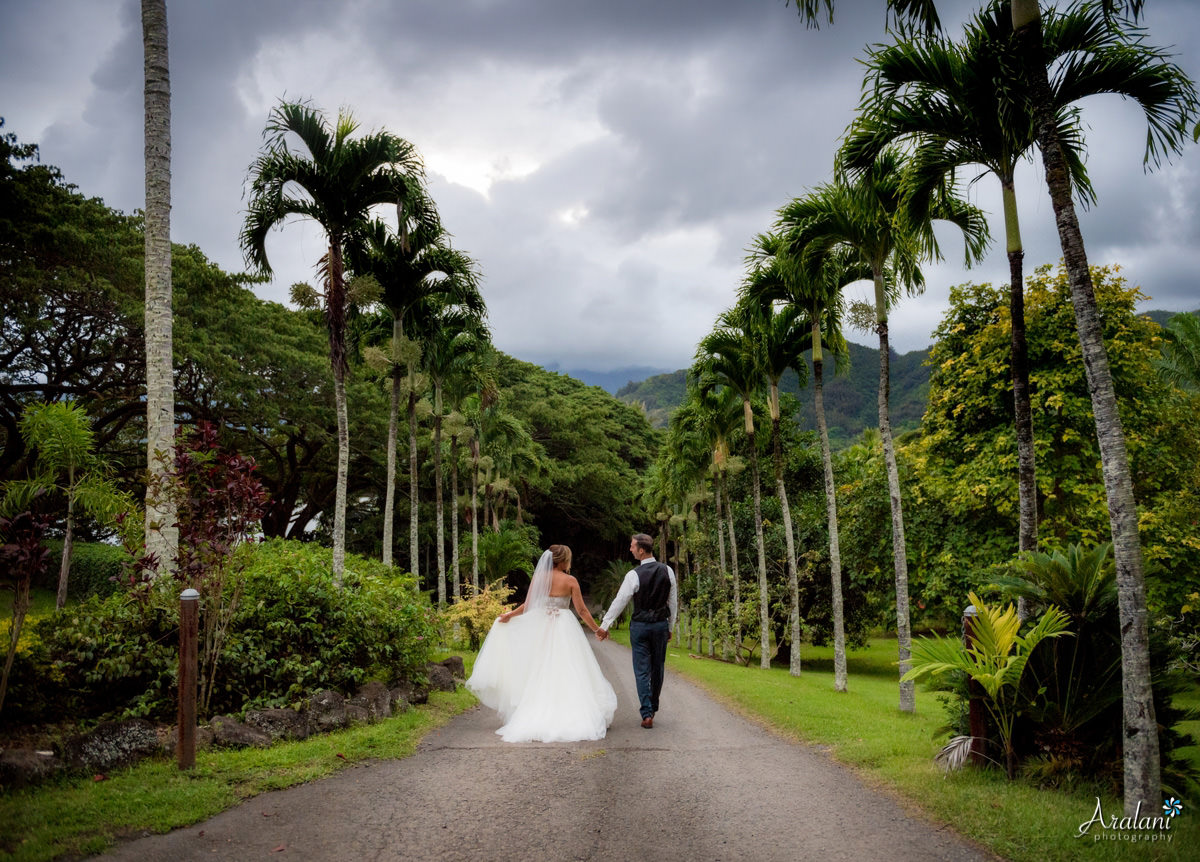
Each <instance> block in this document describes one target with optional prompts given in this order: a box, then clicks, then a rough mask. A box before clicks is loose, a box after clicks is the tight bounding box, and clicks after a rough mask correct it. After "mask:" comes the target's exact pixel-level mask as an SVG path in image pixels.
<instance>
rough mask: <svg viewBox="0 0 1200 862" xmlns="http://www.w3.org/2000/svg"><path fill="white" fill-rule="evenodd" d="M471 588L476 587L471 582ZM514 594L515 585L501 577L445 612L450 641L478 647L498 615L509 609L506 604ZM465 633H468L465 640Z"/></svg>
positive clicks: (459, 644) (443, 616) (473, 647)
mask: <svg viewBox="0 0 1200 862" xmlns="http://www.w3.org/2000/svg"><path fill="white" fill-rule="evenodd" d="M467 591H468V592H473V591H474V587H472V586H471V585H470V584H468V585H467ZM512 593H513V590H512V587H510V586H508V585H507V584H505V583H504V581H503V580H500V581H496V582H495V583H491V584H488V585H486V586H485V587H484V588H483V589H482V590H480V591H479V592H478V593H477V594H475V595H473V596H469V597H468V598H464V599H462V601H458V602H455V603H454V604H452V605H450V606H449V607H448V608H446V609H445V610H444V611H442V622H443V626H444V628H445V629H446V632H447V635H446V638H447V641H448V642H449V643H450V644H451V645H452V646H465V647H466V648H467V649H470V650H478V649H479V647H480V646H481V645H482V644H483V639H484V638H485V637H487V633H488V632H489V631H490V630H491V628H492V623H493V622H495V621H496V617H498V616H500V614H502V613H504V612H505V611H506V610H507V609H508V608H507V607H506V605H505V603H506V602H507V601H508V598H509V596H511V595H512ZM463 635H465V636H466V637H465V639H464V638H463Z"/></svg>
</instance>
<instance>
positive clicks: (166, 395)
mask: <svg viewBox="0 0 1200 862" xmlns="http://www.w3.org/2000/svg"><path fill="white" fill-rule="evenodd" d="M142 49H143V53H144V58H145V99H144V101H145V127H146V130H145V146H146V153H145V159H146V226H145V233H146V324H145V331H146V461H147V465H148V469H149V472H150V481H149V482H148V483H147V485H146V554H147V556H148V557H149V558H150V559H153V560H155V561H156V562H155V569H156V571H157V572H159V573H160V574H161V573H163V572H166V571H168V570H170V569H171V567H172V565H171V560H172V559H174V556H175V553H176V550H177V545H178V544H179V528H178V527H177V526H176V523H175V504H174V503H173V502H172V501H171V500H169V499H168V498H167V497H168V495H164V494H162V493H161V489H162V488H163V482H162V479H163V478H165V476H166V475H167V473H168V472H169V471H170V470H171V467H172V465H173V463H174V460H175V386H174V376H173V369H172V356H171V76H170V64H169V62H168V54H167V3H166V0H142Z"/></svg>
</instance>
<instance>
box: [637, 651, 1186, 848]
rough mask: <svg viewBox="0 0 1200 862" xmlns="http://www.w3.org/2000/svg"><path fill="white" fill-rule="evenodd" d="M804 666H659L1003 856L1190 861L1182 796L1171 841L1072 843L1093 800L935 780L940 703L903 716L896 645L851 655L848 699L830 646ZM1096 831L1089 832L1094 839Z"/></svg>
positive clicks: (672, 660)
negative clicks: (797, 670) (793, 670)
mask: <svg viewBox="0 0 1200 862" xmlns="http://www.w3.org/2000/svg"><path fill="white" fill-rule="evenodd" d="M618 639H619V640H623V641H626V642H627V640H628V635H627V633H625V632H619V633H618ZM802 659H803V672H802V674H801V676H800V677H793V676H791V675H790V674H789V673H788V671H787V669H786V668H772V669H771V670H770V671H762V670H761V669H759V668H758V666H757V664H755V665H754V666H752V667H748V668H747V667H741V666H737V665H732V664H728V663H725V662H721V661H713V660H710V659H708V658H701V657H693V655H692V654H689V653H688V651H687V650H686V649H683V648H680V647H679V645H678V644H672V646H671V648H670V649H669V650H668V658H667V664H668V667H670V668H671V669H672V670H674V671H677V672H678V673H680V674H682V675H683V676H685V677H687V678H688V679H690V680H692V681H693V682H695V683H697V684H698V685H700V686H701V687H703V688H705V689H706V690H707V691H709V692H710V693H712V694H713V695H714V696H715V697H717V698H718V699H719V700H721V701H722V702H724V703H726V704H727V705H729V706H730V707H732V708H733V709H735V710H737V711H739V712H741V713H743V714H745V715H747V716H750V717H752V718H754V719H756V720H758V721H760V722H762V723H765V724H766V725H768V726H769V727H771V728H773V729H774V730H776V731H777V732H779V733H781V734H783V735H785V736H788V737H790V738H794V739H797V740H803V741H805V742H810V743H816V744H819V745H822V746H825V747H827V749H828V750H829V752H830V754H831V755H832V756H833V757H834V758H835V759H837V760H838V761H840V762H842V763H845V764H847V765H849V766H851V767H853V768H854V769H855V771H856V772H857V773H858V774H859V775H860V776H861V777H862V778H864V779H865V780H866V781H867V782H868V783H869V784H873V785H876V786H879V787H881V788H883V789H885V790H887V791H888V792H891V793H893V794H895V795H897V796H899V797H900V798H902V799H903V800H905V801H906V802H907V804H909V805H910V806H911V807H913V808H915V809H919V810H920V811H921V812H923V813H924V814H925V815H926V816H927V817H929V818H932V819H934V820H936V821H939V822H944V823H947V824H949V825H950V826H951V827H952V828H953V829H955V830H956V831H957V832H959V833H960V834H962V835H964V836H966V837H968V838H970V839H972V840H974V841H977V842H979V843H980V844H983V845H985V846H987V847H989V848H990V849H992V850H993V851H994V852H996V853H998V854H1000V855H1001V856H1004V857H1007V858H1010V859H1014V860H1030V862H1041V860H1059V859H1061V860H1068V859H1079V858H1088V859H1102V860H1107V859H1132V858H1136V859H1155V860H1157V859H1163V860H1168V859H1193V858H1195V853H1196V850H1195V848H1196V847H1197V846H1200V817H1197V814H1196V811H1195V807H1197V806H1200V799H1196V800H1190V799H1185V800H1183V802H1184V810H1183V813H1182V814H1181V815H1180V816H1179V817H1177V818H1176V819H1175V820H1174V821H1172V826H1173V828H1172V830H1171V833H1170V834H1171V837H1172V840H1171V841H1170V842H1169V843H1154V844H1136V845H1131V844H1129V843H1128V842H1117V841H1107V840H1105V841H1099V842H1096V841H1094V840H1093V839H1092V838H1090V837H1088V836H1085V837H1084V838H1078V839H1077V838H1075V837H1074V836H1075V834H1076V832H1077V830H1078V827H1079V825H1080V824H1081V823H1083V822H1084V821H1086V820H1089V819H1090V818H1091V817H1092V815H1093V813H1094V811H1095V808H1096V796H1095V793H1094V792H1090V791H1075V792H1068V791H1062V790H1058V791H1051V790H1038V789H1036V788H1034V787H1032V786H1030V785H1027V784H1025V783H1023V782H1021V781H1020V780H1018V781H1013V782H1010V781H1008V780H1006V779H1005V778H1004V775H1003V773H1002V772H1001V771H1000V770H996V769H986V770H980V769H972V768H968V769H965V770H963V771H960V772H955V773H951V774H949V775H945V774H943V772H942V770H941V768H940V767H939V766H937V765H936V764H935V763H934V762H933V756H934V754H936V753H937V751H938V749H939V748H940V746H941V744H942V742H943V741H944V736H937V738H935V732H936V730H937V728H938V727H940V726H941V725H943V724H945V722H946V719H945V716H944V713H943V709H942V705H941V703H940V702H939V701H938V700H937V696H936V695H935V694H933V693H931V692H927V691H924V690H922V689H920V688H918V690H917V710H916V713H915V714H905V713H902V712H900V710H899V708H898V704H899V689H898V684H897V676H898V674H897V670H896V666H895V664H894V663H895V661H896V642H895V640H885V639H876V640H872V641H871V643H870V645H869V646H868V648H867V649H864V650H859V651H853V652H851V653H850V654H849V655H848V657H847V664H848V672H849V684H848V688H849V691H848V692H846V693H844V694H838V693H837V692H835V691H834V690H833V650H832V648H831V647H829V648H820V647H810V646H805V648H804V650H803V653H802ZM1198 699H1200V695H1198ZM1192 724H1193V725H1195V724H1197V722H1193V723H1192ZM1193 729H1194V728H1193ZM1192 750H1193V751H1195V749H1192ZM1102 804H1103V807H1104V812H1105V814H1106V815H1110V814H1113V813H1119V812H1120V810H1121V809H1120V805H1119V803H1118V801H1117V800H1116V799H1112V798H1105V799H1103V800H1102ZM1151 813H1152V814H1158V813H1160V812H1158V811H1155V812H1151ZM1097 831H1098V830H1097V829H1096V828H1095V827H1093V830H1092V833H1093V834H1094V833H1095V832H1097ZM1187 847H1191V848H1192V850H1187V849H1186V848H1187Z"/></svg>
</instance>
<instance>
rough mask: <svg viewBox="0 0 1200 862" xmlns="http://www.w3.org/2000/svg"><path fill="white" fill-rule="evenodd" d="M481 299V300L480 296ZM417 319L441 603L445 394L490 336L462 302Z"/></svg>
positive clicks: (443, 597)
mask: <svg viewBox="0 0 1200 862" xmlns="http://www.w3.org/2000/svg"><path fill="white" fill-rule="evenodd" d="M481 302H482V300H481ZM415 321H416V322H417V326H418V327H419V333H418V334H419V337H420V338H421V340H422V342H423V343H424V346H425V349H424V351H423V352H422V363H423V366H424V369H425V373H426V374H428V376H429V380H430V382H431V383H432V385H433V473H434V485H435V492H434V493H435V497H434V499H435V501H436V507H437V508H436V512H437V567H438V604H439V605H444V604H445V603H446V555H445V545H446V537H445V526H444V525H445V518H444V517H443V512H444V508H443V507H444V504H443V500H442V489H443V487H444V485H445V482H444V481H443V476H442V417H443V413H442V394H443V392H444V391H445V388H446V381H447V379H448V378H449V377H451V376H452V375H453V374H455V373H456V372H460V371H462V370H463V369H464V367H465V366H466V365H467V364H469V363H470V362H472V361H473V359H474V358H475V356H476V354H477V352H478V351H479V346H480V343H481V342H485V341H487V339H488V335H489V334H488V330H487V325H486V324H485V323H484V321H483V317H482V315H480V314H477V313H475V312H473V311H472V310H470V309H464V308H463V307H461V306H444V307H441V308H436V309H430V312H429V313H427V314H418V315H416V316H415ZM453 595H454V598H455V599H456V600H457V599H458V596H459V588H458V571H457V569H455V571H454V590H453Z"/></svg>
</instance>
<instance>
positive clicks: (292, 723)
mask: <svg viewBox="0 0 1200 862" xmlns="http://www.w3.org/2000/svg"><path fill="white" fill-rule="evenodd" d="M246 724H248V725H250V727H253V728H257V729H258V730H261V731H263V732H265V733H267V734H269V735H270V737H271V739H304V738H305V737H307V736H308V720H307V719H306V718H305V717H304V716H303V715H301V714H300V713H299V712H297V711H296V710H294V709H252V710H250V711H249V712H247V713H246Z"/></svg>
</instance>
